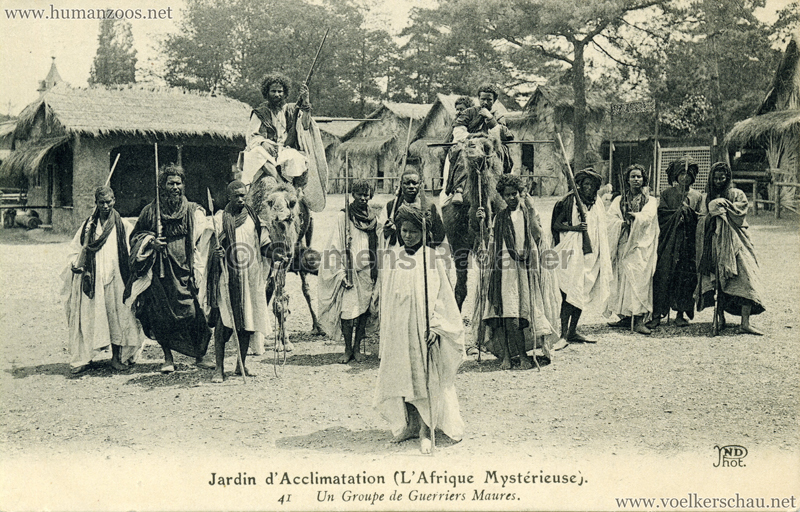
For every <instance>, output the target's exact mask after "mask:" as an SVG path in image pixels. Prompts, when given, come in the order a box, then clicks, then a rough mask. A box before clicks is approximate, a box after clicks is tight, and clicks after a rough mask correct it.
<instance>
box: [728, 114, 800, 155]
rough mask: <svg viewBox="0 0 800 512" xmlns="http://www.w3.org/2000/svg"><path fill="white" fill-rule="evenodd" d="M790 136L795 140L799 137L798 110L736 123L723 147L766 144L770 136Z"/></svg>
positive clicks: (799, 118) (762, 115)
mask: <svg viewBox="0 0 800 512" xmlns="http://www.w3.org/2000/svg"><path fill="white" fill-rule="evenodd" d="M792 134H794V136H795V138H796V140H797V137H800V110H798V109H791V110H779V111H777V112H770V113H768V114H761V115H760V116H755V117H751V118H749V119H745V120H744V121H740V122H738V123H736V125H735V126H734V127H733V129H732V130H731V131H730V132H729V133H728V135H727V136H726V137H725V145H726V146H731V145H733V146H746V145H747V144H750V143H753V142H755V143H759V142H761V143H763V142H766V140H767V138H769V137H770V136H778V137H782V136H785V135H792Z"/></svg>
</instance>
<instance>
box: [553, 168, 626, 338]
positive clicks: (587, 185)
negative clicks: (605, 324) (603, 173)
mask: <svg viewBox="0 0 800 512" xmlns="http://www.w3.org/2000/svg"><path fill="white" fill-rule="evenodd" d="M601 182H602V178H601V177H600V175H599V174H597V173H596V172H594V170H593V169H584V170H582V171H578V172H577V173H575V185H576V186H577V187H578V191H579V193H580V195H581V199H582V200H583V203H584V205H586V208H587V210H588V212H587V214H586V222H581V218H580V215H579V213H578V205H577V201H575V192H574V191H572V192H570V193H568V194H567V195H566V196H564V198H562V199H561V200H560V201H559V202H557V203H556V204H555V206H554V207H553V216H552V218H551V222H550V227H551V230H552V233H553V242H554V243H555V244H556V245H555V247H554V248H553V250H554V251H555V252H556V254H557V257H558V266H557V267H556V270H555V274H556V278H557V280H558V286H559V288H560V289H561V299H562V300H561V339H559V340H558V342H557V344H556V345H555V347H554V348H555V349H556V350H559V349H562V348H564V347H566V345H567V343H568V342H577V343H595V341H594V340H590V339H587V338H584V337H583V336H581V335H580V334H578V332H577V327H578V321H579V320H580V317H581V313H582V312H583V311H584V310H586V309H590V310H592V311H596V312H598V313H604V312H605V311H606V307H607V305H608V297H609V294H610V285H611V259H610V257H609V251H608V238H607V237H608V234H607V222H606V212H605V205H604V204H603V201H602V200H600V201H598V196H597V191H598V190H599V188H600V184H601ZM584 232H586V233H588V234H589V240H590V241H591V245H592V252H589V253H587V254H584V253H583V249H582V247H583V233H584Z"/></svg>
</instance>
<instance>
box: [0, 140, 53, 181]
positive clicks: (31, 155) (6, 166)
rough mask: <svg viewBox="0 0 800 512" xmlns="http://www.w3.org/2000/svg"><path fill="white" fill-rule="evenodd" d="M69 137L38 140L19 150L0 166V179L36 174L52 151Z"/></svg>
mask: <svg viewBox="0 0 800 512" xmlns="http://www.w3.org/2000/svg"><path fill="white" fill-rule="evenodd" d="M68 140H69V137H68V136H64V137H52V138H46V139H37V140H36V141H35V142H30V143H28V144H25V145H23V146H22V147H20V148H17V149H16V150H14V151H11V153H10V154H9V155H8V158H6V159H4V160H3V163H2V165H0V177H2V178H7V177H10V176H18V175H19V174H21V173H24V174H25V175H26V176H27V177H28V178H31V177H32V175H33V174H35V173H36V172H37V171H38V169H39V165H40V164H41V163H42V160H44V157H46V156H47V154H48V153H49V152H50V150H52V149H55V148H57V147H58V146H61V145H62V144H65V143H66V142H67V141H68Z"/></svg>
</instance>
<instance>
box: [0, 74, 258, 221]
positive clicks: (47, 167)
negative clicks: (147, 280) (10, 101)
mask: <svg viewBox="0 0 800 512" xmlns="http://www.w3.org/2000/svg"><path fill="white" fill-rule="evenodd" d="M249 114H250V107H249V106H247V105H246V104H244V103H241V102H239V101H235V100H232V99H229V98H225V97H217V96H211V95H207V94H197V93H190V92H186V91H183V90H177V89H159V88H146V87H135V86H131V87H118V88H104V87H91V88H80V89H79V88H72V87H70V86H68V85H67V84H65V83H61V84H57V85H55V86H54V87H52V88H51V89H49V90H47V91H44V92H43V93H42V95H41V96H40V97H39V99H38V100H37V101H35V102H33V103H31V104H30V105H28V106H27V107H26V108H25V109H24V110H23V111H22V113H21V114H20V117H19V120H18V121H17V124H16V128H15V130H14V150H13V151H12V153H11V155H10V156H9V158H7V159H6V160H5V161H4V162H3V164H2V166H0V177H3V176H5V177H9V176H15V175H16V176H18V175H22V176H24V177H25V178H27V181H28V203H29V204H31V205H33V206H39V207H43V208H42V211H40V212H39V213H40V216H41V217H42V218H43V219H44V220H45V223H48V222H50V223H52V224H53V226H54V228H56V229H63V230H72V229H73V228H74V227H75V226H76V225H77V224H78V223H79V222H81V220H82V219H83V218H84V217H85V216H86V215H88V213H89V212H90V211H91V208H92V206H93V204H94V197H93V191H94V188H95V187H96V186H98V185H102V184H103V183H104V182H105V180H106V177H107V175H108V172H109V170H110V168H111V165H112V163H113V161H114V159H115V158H116V156H117V155H118V154H119V155H120V160H119V164H118V165H117V167H116V169H115V172H114V175H113V178H112V180H111V186H112V187H113V188H114V189H115V191H116V192H117V194H116V195H117V208H118V210H119V211H120V213H122V214H123V215H138V213H139V211H141V208H142V207H143V206H144V205H145V204H147V202H149V201H151V200H152V198H153V195H154V189H153V181H154V162H155V154H154V153H155V152H154V146H153V144H154V143H158V149H159V154H158V157H159V163H160V164H166V163H170V162H175V163H178V164H180V165H182V166H183V167H184V169H185V170H186V172H187V184H186V185H187V186H186V195H187V196H188V197H189V198H190V199H191V200H194V201H197V202H200V203H201V204H205V203H206V190H205V189H206V187H209V188H210V189H211V190H212V192H214V193H215V197H216V196H217V195H218V196H219V197H218V198H217V199H218V200H219V201H223V200H224V199H223V196H224V186H225V184H226V183H227V181H228V180H229V179H230V177H231V169H232V165H233V164H235V162H236V158H237V156H238V152H239V150H240V149H241V148H243V147H244V130H245V127H246V124H247V119H248V116H249Z"/></svg>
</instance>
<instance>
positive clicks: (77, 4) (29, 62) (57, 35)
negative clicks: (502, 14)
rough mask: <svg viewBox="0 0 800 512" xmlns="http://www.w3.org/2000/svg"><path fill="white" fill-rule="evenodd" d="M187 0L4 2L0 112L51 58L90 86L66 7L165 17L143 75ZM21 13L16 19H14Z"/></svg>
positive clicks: (386, 3)
mask: <svg viewBox="0 0 800 512" xmlns="http://www.w3.org/2000/svg"><path fill="white" fill-rule="evenodd" d="M788 1H789V0H767V6H766V8H765V9H763V10H762V12H761V13H760V16H759V17H760V18H761V19H762V20H763V21H767V22H769V21H773V20H774V19H775V13H776V11H777V10H778V9H780V8H781V7H782V6H783V5H785V3H786V2H788ZM375 4H376V9H375V14H374V18H373V20H372V23H373V24H374V25H376V26H377V25H384V27H385V28H387V29H388V30H389V31H390V32H391V33H397V32H399V31H400V29H402V28H403V27H404V26H405V25H406V24H407V19H408V13H409V11H410V10H411V8H413V7H415V6H419V7H432V6H433V5H435V2H432V1H430V0H427V1H426V0H377V1H376V2H375ZM183 5H184V4H183V0H158V1H157V0H0V6H1V7H0V70H2V71H0V113H3V114H11V115H17V114H18V113H19V112H20V111H21V110H22V109H23V108H25V106H26V105H27V104H29V103H31V102H32V101H34V100H36V98H37V97H38V92H37V91H36V89H37V88H38V86H39V81H40V80H42V79H44V77H45V76H46V75H47V72H48V71H49V69H50V64H51V58H52V57H55V58H56V61H55V62H56V66H57V67H58V71H59V73H60V74H61V77H62V78H63V79H64V81H66V82H68V83H70V84H71V85H72V86H76V87H81V86H86V85H87V79H88V78H89V70H90V69H91V66H92V60H93V59H94V55H95V52H96V51H97V35H98V32H99V22H98V21H97V20H65V19H63V16H60V18H62V19H53V18H54V16H53V14H54V13H55V14H57V13H61V12H62V9H86V10H87V11H88V10H89V9H95V8H100V7H102V8H104V9H115V10H117V9H121V10H122V11H120V12H123V13H124V12H128V13H129V15H134V11H133V10H134V9H141V13H143V15H144V16H147V13H148V9H155V10H156V11H155V12H156V16H158V15H159V14H160V16H161V19H131V20H130V21H131V25H132V31H133V38H134V44H135V48H136V50H137V57H138V59H139V63H138V67H139V68H140V69H139V71H141V73H139V75H146V74H147V72H148V71H151V72H153V73H156V74H158V73H159V72H160V70H161V65H160V64H161V63H160V60H159V59H158V51H157V46H158V42H159V41H160V40H161V39H163V38H164V37H165V36H166V35H167V34H169V33H171V32H176V31H177V29H178V24H179V22H180V19H181V9H182V8H183ZM18 9H23V10H28V11H29V10H31V9H35V10H40V11H41V13H42V15H43V16H44V17H45V18H47V17H50V19H32V18H31V15H30V14H29V17H28V18H27V19H20V18H19V16H20V14H19V11H17V10H18ZM13 14H16V15H17V18H16V19H12V15H13Z"/></svg>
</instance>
